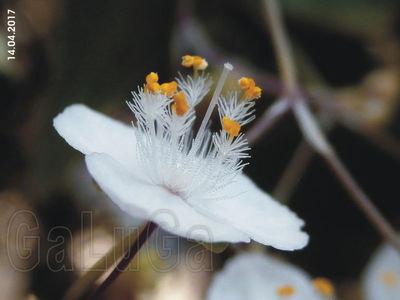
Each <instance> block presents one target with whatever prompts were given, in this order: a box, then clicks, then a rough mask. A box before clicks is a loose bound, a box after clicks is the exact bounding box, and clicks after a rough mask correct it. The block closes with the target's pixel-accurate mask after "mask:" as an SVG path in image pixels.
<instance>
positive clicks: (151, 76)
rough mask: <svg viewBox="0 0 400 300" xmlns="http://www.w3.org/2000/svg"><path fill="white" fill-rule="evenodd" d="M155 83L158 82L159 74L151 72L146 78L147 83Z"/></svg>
mask: <svg viewBox="0 0 400 300" xmlns="http://www.w3.org/2000/svg"><path fill="white" fill-rule="evenodd" d="M154 82H158V74H157V73H154V72H151V73H150V74H148V75H147V76H146V83H147V84H149V83H154Z"/></svg>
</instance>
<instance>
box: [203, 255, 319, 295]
mask: <svg viewBox="0 0 400 300" xmlns="http://www.w3.org/2000/svg"><path fill="white" fill-rule="evenodd" d="M286 285H291V286H292V287H293V288H294V293H293V294H292V295H290V296H280V295H279V294H278V289H279V288H280V287H282V286H286ZM207 299H208V300H220V299H230V300H259V299H268V300H283V299H290V300H317V299H318V300H321V297H320V296H319V295H318V294H317V292H316V291H315V290H314V288H313V286H312V283H311V279H310V277H309V276H308V275H307V274H306V273H305V272H304V271H302V270H301V269H299V268H297V267H295V266H293V265H290V264H288V263H285V262H282V261H278V260H277V259H274V258H272V257H269V256H267V255H264V254H261V253H244V254H239V255H237V256H235V257H234V258H232V259H230V260H229V261H228V262H227V263H226V265H225V266H224V268H223V269H222V271H221V272H220V273H218V274H217V275H215V276H214V278H213V281H212V282H211V285H210V287H209V290H208V295H207Z"/></svg>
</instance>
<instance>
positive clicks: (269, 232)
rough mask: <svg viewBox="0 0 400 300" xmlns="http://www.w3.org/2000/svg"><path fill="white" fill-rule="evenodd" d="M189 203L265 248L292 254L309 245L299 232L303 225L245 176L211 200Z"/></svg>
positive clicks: (238, 178)
mask: <svg viewBox="0 0 400 300" xmlns="http://www.w3.org/2000/svg"><path fill="white" fill-rule="evenodd" d="M188 202H189V204H190V205H192V206H193V207H194V208H195V209H197V210H199V212H201V213H202V214H204V215H206V216H209V217H211V218H214V219H215V220H217V221H220V222H224V223H227V224H231V225H232V226H234V227H235V228H237V229H239V230H241V231H243V232H245V233H246V234H248V235H249V236H250V237H251V238H252V239H253V240H255V241H257V242H259V243H262V244H264V245H270V246H273V247H275V248H277V249H281V250H295V249H300V248H303V247H304V246H305V245H307V243H308V235H307V234H306V233H304V232H302V231H301V230H300V229H301V227H302V226H303V225H304V221H303V220H301V219H299V218H298V217H297V216H296V214H295V213H293V212H291V211H290V210H289V209H288V208H287V207H286V206H284V205H282V204H280V203H278V202H277V201H275V200H274V199H273V198H272V197H271V196H269V195H268V194H267V193H265V192H263V191H262V190H261V189H259V188H258V187H257V186H256V185H255V184H254V183H253V182H252V181H251V180H250V179H249V178H248V177H247V176H246V175H243V174H241V175H238V176H237V177H236V179H235V181H234V182H232V183H231V184H229V185H228V186H226V187H224V188H223V189H221V190H219V191H218V192H216V193H215V194H214V195H213V197H212V198H207V199H196V200H195V199H189V200H188Z"/></svg>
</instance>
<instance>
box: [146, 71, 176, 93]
mask: <svg viewBox="0 0 400 300" xmlns="http://www.w3.org/2000/svg"><path fill="white" fill-rule="evenodd" d="M177 88H178V83H177V82H176V81H171V82H166V83H163V84H161V85H160V84H159V83H158V74H157V73H154V72H151V73H150V74H148V75H147V76H146V85H145V87H144V89H145V91H150V92H152V93H154V94H155V93H162V94H167V96H168V97H170V96H172V95H173V94H175V93H176V90H177Z"/></svg>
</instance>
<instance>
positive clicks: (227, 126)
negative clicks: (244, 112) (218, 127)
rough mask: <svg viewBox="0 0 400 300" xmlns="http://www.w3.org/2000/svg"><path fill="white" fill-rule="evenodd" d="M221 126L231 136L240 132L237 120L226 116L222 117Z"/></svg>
mask: <svg viewBox="0 0 400 300" xmlns="http://www.w3.org/2000/svg"><path fill="white" fill-rule="evenodd" d="M222 128H223V129H224V130H225V131H226V132H228V133H229V134H230V135H231V136H238V135H239V132H240V124H239V123H238V122H235V121H232V120H231V119H229V117H227V116H225V117H223V118H222Z"/></svg>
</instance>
